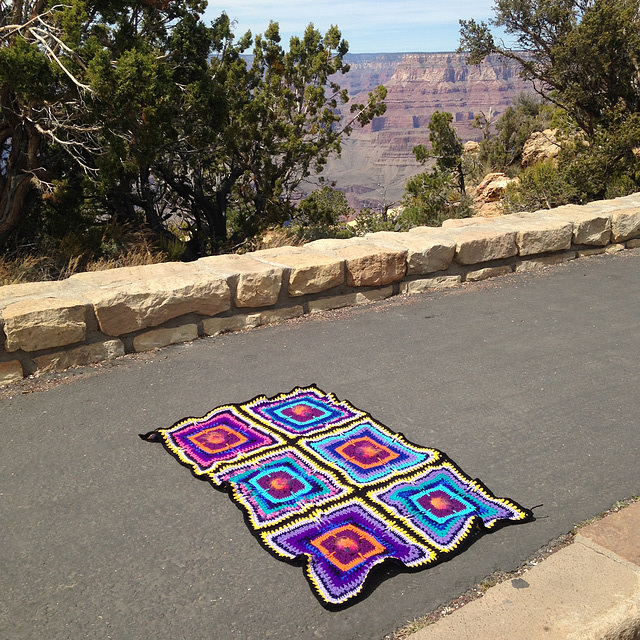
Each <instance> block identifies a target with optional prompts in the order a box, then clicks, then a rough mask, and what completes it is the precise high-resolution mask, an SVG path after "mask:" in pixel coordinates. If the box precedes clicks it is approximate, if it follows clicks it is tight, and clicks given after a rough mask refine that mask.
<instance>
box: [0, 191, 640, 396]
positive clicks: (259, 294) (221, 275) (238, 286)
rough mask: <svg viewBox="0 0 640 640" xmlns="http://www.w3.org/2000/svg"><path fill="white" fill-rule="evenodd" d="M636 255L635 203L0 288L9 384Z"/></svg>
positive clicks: (639, 226) (0, 365)
mask: <svg viewBox="0 0 640 640" xmlns="http://www.w3.org/2000/svg"><path fill="white" fill-rule="evenodd" d="M638 247H640V194H635V195H632V196H627V197H625V198H616V199H614V200H607V201H603V202H598V203H591V204H589V205H586V206H583V207H580V206H574V205H572V206H565V207H559V208H557V209H553V210H545V211H537V212H533V213H519V214H512V215H506V216H498V217H494V218H469V219H465V220H449V221H446V222H445V224H444V225H443V226H442V227H440V228H433V227H420V228H416V229H412V230H411V231H409V232H405V233H392V232H379V233H371V234H367V235H366V236H365V237H364V238H352V239H350V240H318V241H316V242H311V243H309V244H307V245H305V246H304V247H280V248H278V249H270V250H267V251H257V252H255V253H251V254H247V255H244V256H235V255H225V256H213V257H208V258H202V259H200V260H197V261H196V262H192V263H189V264H176V263H170V264H161V265H150V266H142V267H129V268H123V269H114V270H112V271H103V272H97V273H86V274H78V275H75V276H72V277H71V278H69V279H67V280H64V281H61V282H45V283H31V284H19V285H10V286H5V287H0V328H1V333H0V385H2V384H7V383H11V382H14V381H16V380H19V379H21V378H22V377H23V376H25V375H29V374H32V373H35V372H42V371H57V370H62V369H66V368H69V367H73V366H84V365H87V364H91V363H95V362H99V361H101V360H109V359H112V358H116V357H118V356H121V355H123V354H125V353H131V352H141V351H148V350H151V349H157V348H160V347H164V346H167V345H170V344H175V343H180V342H187V341H191V340H195V339H197V338H198V337H201V336H205V335H218V334H220V333H224V332H227V331H238V330H244V329H250V328H255V327H258V326H261V325H265V324H271V323H275V322H282V321H284V320H287V319H289V318H295V317H299V316H302V315H305V314H312V313H319V312H322V311H325V310H327V309H337V308H340V307H346V306H353V305H361V304H369V303H371V302H375V301H378V300H383V299H385V298H388V297H390V296H393V295H398V294H402V295H408V294H415V293H422V292H426V291H437V290H441V289H445V288H449V287H455V286H462V285H464V283H465V282H476V281H479V280H484V279H486V278H493V277H498V276H504V275H508V274H510V273H513V272H519V271H529V270H531V269H538V268H541V267H546V266H549V265H553V264H559V263H561V262H565V261H567V260H574V259H576V258H578V257H581V256H588V255H594V254H597V253H605V252H617V251H622V250H624V249H634V248H638Z"/></svg>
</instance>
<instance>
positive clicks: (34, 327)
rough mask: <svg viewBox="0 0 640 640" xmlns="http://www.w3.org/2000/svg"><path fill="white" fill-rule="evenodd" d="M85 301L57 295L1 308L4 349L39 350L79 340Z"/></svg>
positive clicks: (83, 330)
mask: <svg viewBox="0 0 640 640" xmlns="http://www.w3.org/2000/svg"><path fill="white" fill-rule="evenodd" d="M86 307H87V305H86V303H84V302H83V301H81V300H64V299H61V298H33V299H30V298H28V299H25V300H20V301H19V302H14V303H12V304H10V305H8V306H6V307H5V308H4V309H3V310H2V319H3V320H4V332H5V334H6V336H7V342H6V349H7V351H17V350H18V349H22V350H23V351H39V350H41V349H50V348H52V347H62V346H65V345H68V344H73V343H75V342H82V341H83V340H84V339H85V336H86V332H87V323H86V318H85V315H86Z"/></svg>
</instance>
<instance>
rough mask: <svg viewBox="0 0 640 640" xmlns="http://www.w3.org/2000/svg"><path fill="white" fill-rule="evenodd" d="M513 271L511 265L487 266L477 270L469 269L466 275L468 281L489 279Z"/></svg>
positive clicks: (506, 274)
mask: <svg viewBox="0 0 640 640" xmlns="http://www.w3.org/2000/svg"><path fill="white" fill-rule="evenodd" d="M511 273H512V269H511V267H510V266H509V265H504V266H502V267H486V268H484V269H478V270H477V271H469V272H468V273H467V275H466V276H465V280H466V281H467V282H478V281H480V280H487V279H488V278H498V277H500V276H508V275H509V274H511Z"/></svg>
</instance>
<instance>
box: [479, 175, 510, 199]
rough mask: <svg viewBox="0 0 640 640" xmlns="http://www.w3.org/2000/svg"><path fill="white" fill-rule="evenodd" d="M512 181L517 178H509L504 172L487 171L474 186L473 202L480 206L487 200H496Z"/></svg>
mask: <svg viewBox="0 0 640 640" xmlns="http://www.w3.org/2000/svg"><path fill="white" fill-rule="evenodd" d="M514 181H517V180H516V179H515V178H509V177H508V176H506V175H505V174H504V173H500V172H495V173H488V174H487V175H486V176H485V177H484V178H483V179H482V181H481V182H480V184H479V185H478V186H477V187H476V191H475V196H474V201H475V203H476V204H477V205H479V206H480V205H483V204H485V203H487V202H497V201H498V200H500V199H501V198H503V197H504V194H505V192H506V190H507V186H508V185H509V184H511V183H512V182H514Z"/></svg>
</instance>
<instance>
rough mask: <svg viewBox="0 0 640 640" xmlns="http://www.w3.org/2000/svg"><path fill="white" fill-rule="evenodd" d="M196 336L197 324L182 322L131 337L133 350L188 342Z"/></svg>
mask: <svg viewBox="0 0 640 640" xmlns="http://www.w3.org/2000/svg"><path fill="white" fill-rule="evenodd" d="M197 337H198V325H196V324H183V325H181V326H179V327H171V328H163V329H153V330H152V331H147V332H146V333H141V334H140V335H139V336H136V337H135V338H134V339H133V349H134V351H151V350H152V349H159V348H161V347H166V346H167V345H170V344H179V343H180V342H190V341H191V340H195V339H196V338H197Z"/></svg>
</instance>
